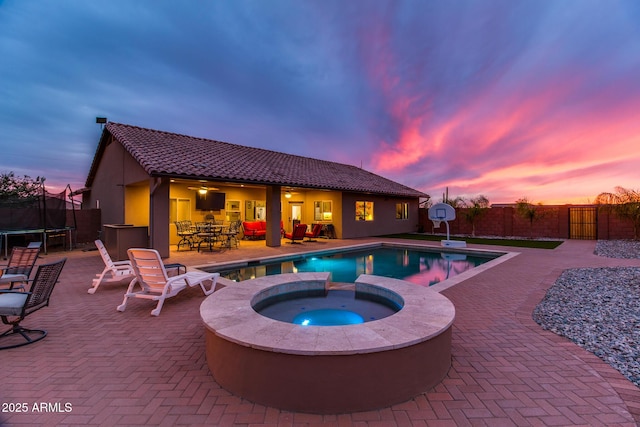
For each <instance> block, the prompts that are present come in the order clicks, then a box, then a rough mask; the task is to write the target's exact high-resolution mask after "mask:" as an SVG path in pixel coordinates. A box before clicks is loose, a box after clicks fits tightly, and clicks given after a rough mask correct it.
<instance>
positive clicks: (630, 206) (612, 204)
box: [595, 187, 640, 240]
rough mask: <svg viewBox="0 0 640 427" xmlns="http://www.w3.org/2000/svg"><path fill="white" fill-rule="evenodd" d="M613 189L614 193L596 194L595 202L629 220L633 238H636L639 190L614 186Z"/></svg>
mask: <svg viewBox="0 0 640 427" xmlns="http://www.w3.org/2000/svg"><path fill="white" fill-rule="evenodd" d="M615 190H616V192H615V193H600V194H598V197H596V200H595V202H596V204H598V205H601V208H603V209H610V210H612V211H613V212H614V213H615V214H616V215H617V216H618V218H622V219H629V220H631V221H632V222H633V238H634V239H636V240H637V239H638V231H639V230H640V191H638V190H630V189H628V188H624V187H616V188H615Z"/></svg>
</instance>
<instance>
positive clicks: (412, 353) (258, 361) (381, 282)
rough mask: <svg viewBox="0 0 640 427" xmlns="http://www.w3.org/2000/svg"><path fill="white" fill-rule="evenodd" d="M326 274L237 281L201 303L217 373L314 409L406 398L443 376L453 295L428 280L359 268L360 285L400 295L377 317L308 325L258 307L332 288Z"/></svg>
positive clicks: (366, 290)
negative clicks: (417, 282)
mask: <svg viewBox="0 0 640 427" xmlns="http://www.w3.org/2000/svg"><path fill="white" fill-rule="evenodd" d="M328 278H329V273H299V274H283V275H276V276H265V277H261V278H259V279H254V280H249V281H244V282H240V283H233V284H231V285H229V286H227V287H226V288H224V289H221V290H219V291H217V292H215V293H214V294H212V295H210V296H209V297H207V298H206V299H205V301H204V302H203V303H202V306H201V308H200V314H201V317H202V320H203V322H204V325H205V327H206V330H205V338H206V356H207V364H208V366H209V369H210V370H211V373H212V374H213V376H214V378H215V379H216V381H217V382H218V383H219V384H220V385H221V386H222V387H224V388H225V389H227V390H229V391H230V392H232V393H234V394H236V395H238V396H241V397H243V398H246V399H248V400H250V401H252V402H256V403H260V404H264V405H268V406H274V407H277V408H281V409H286V410H291V411H301V412H313V413H341V412H352V411H363V410H370V409H375V408H381V407H385V406H389V405H392V404H395V403H399V402H404V401H406V400H408V399H411V398H412V397H414V396H416V395H418V394H420V393H422V392H424V391H427V390H429V389H430V388H431V387H433V386H434V385H436V384H438V383H439V382H440V381H441V380H442V378H444V376H445V375H446V373H447V372H448V370H449V367H450V366H451V325H452V324H453V320H454V317H455V309H454V307H453V304H452V303H451V302H450V301H449V300H448V299H447V298H445V297H444V296H442V295H440V294H438V293H437V292H434V291H432V290H430V289H428V288H424V287H421V286H416V285H414V284H411V283H408V282H404V281H401V280H397V279H391V278H386V277H380V276H370V275H361V276H360V277H359V278H358V279H357V281H356V283H355V291H356V293H360V294H366V295H367V296H370V297H373V298H374V299H377V300H380V299H383V300H384V299H386V300H389V301H390V302H392V303H394V304H398V305H399V306H400V307H401V308H400V310H399V311H398V312H397V313H395V314H392V315H390V316H388V317H385V318H382V319H380V320H373V321H368V322H364V323H359V324H346V325H341V326H304V325H298V324H294V323H288V322H283V321H278V320H274V319H271V318H269V317H265V316H262V315H261V314H259V313H258V312H256V310H255V309H254V306H259V305H260V303H261V302H262V301H263V300H266V299H269V298H271V299H273V298H284V299H286V298H287V294H300V293H304V292H309V291H314V290H315V291H317V290H322V289H325V288H326V287H327V284H328V282H327V281H328Z"/></svg>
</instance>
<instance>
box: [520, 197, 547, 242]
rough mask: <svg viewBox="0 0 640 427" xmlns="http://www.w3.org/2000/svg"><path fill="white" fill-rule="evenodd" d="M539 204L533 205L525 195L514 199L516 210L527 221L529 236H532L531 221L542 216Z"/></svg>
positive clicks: (540, 204)
mask: <svg viewBox="0 0 640 427" xmlns="http://www.w3.org/2000/svg"><path fill="white" fill-rule="evenodd" d="M541 206H542V203H538V204H537V205H534V204H533V203H532V202H530V201H529V199H527V198H526V197H523V198H521V199H518V200H516V212H517V213H518V215H520V216H521V217H522V218H524V219H526V220H528V221H529V238H531V237H532V236H533V223H534V222H535V221H537V220H538V219H540V218H542V217H543V216H544V213H543V212H542V210H540V207H541Z"/></svg>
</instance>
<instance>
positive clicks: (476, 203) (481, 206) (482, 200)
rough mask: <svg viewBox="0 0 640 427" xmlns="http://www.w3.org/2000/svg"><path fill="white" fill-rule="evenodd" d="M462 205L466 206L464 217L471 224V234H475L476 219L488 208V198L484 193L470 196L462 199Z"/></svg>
mask: <svg viewBox="0 0 640 427" xmlns="http://www.w3.org/2000/svg"><path fill="white" fill-rule="evenodd" d="M462 207H464V208H466V210H465V211H464V217H465V219H466V220H467V222H468V223H470V224H471V235H472V236H474V237H475V235H476V221H477V220H478V219H479V218H480V217H482V216H483V215H484V214H485V213H486V212H487V209H489V199H488V198H487V197H486V196H484V195H482V194H481V195H479V196H477V197H472V198H470V199H469V200H463V201H462Z"/></svg>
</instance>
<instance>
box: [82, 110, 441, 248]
mask: <svg viewBox="0 0 640 427" xmlns="http://www.w3.org/2000/svg"><path fill="white" fill-rule="evenodd" d="M428 197H429V196H428V195H427V194H424V193H422V192H420V191H417V190H414V189H412V188H409V187H407V186H404V185H402V184H399V183H397V182H394V181H391V180H389V179H386V178H383V177H381V176H379V175H376V174H373V173H371V172H368V171H366V170H364V169H361V168H358V167H356V166H351V165H346V164H341V163H336V162H329V161H324V160H318V159H313V158H309V157H302V156H296V155H291V154H286V153H281V152H276V151H271V150H264V149H260V148H253V147H247V146H242V145H236V144H230V143H227V142H221V141H215V140H210V139H203V138H197V137H193V136H187V135H180V134H175V133H169V132H163V131H159V130H153V129H145V128H141V127H137V126H131V125H126V124H119V123H113V122H109V123H107V124H106V125H105V127H104V129H103V132H102V136H101V138H100V141H99V143H98V147H97V150H96V153H95V156H94V159H93V163H92V165H91V169H90V171H89V174H88V177H87V181H86V189H85V192H84V194H83V205H84V206H85V207H87V208H100V209H101V211H102V221H103V224H133V225H139V226H148V227H149V245H150V247H152V248H155V249H156V250H158V251H159V252H160V254H161V255H162V256H165V257H166V256H169V247H170V245H171V244H176V243H177V241H178V236H177V232H176V228H175V225H174V221H177V220H185V219H188V220H191V221H193V222H198V221H204V220H206V219H211V218H212V217H213V218H215V219H216V220H223V221H233V220H238V219H241V220H246V221H254V220H260V219H264V220H266V224H267V234H266V245H267V246H280V244H281V236H280V223H281V221H282V223H283V225H284V228H285V230H287V231H289V230H291V228H292V223H293V221H294V220H296V221H300V222H302V223H306V224H312V223H318V222H319V223H323V224H332V225H333V229H334V230H335V234H336V237H338V238H354V237H364V236H373V235H382V234H388V233H400V232H409V231H415V229H416V225H417V224H418V203H419V199H420V198H428Z"/></svg>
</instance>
